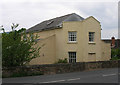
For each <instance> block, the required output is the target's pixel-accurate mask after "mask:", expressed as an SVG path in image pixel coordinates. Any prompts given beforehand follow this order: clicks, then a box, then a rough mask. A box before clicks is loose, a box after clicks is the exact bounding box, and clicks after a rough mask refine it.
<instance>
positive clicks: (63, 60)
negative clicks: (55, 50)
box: [57, 58, 68, 63]
mask: <svg viewBox="0 0 120 85" xmlns="http://www.w3.org/2000/svg"><path fill="white" fill-rule="evenodd" d="M57 63H68V61H67V58H65V59H59V60H58V62H57Z"/></svg>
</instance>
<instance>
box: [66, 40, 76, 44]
mask: <svg viewBox="0 0 120 85" xmlns="http://www.w3.org/2000/svg"><path fill="white" fill-rule="evenodd" d="M67 44H77V41H75V42H69V41H68V43H67Z"/></svg>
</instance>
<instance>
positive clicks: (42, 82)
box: [41, 78, 80, 83]
mask: <svg viewBox="0 0 120 85" xmlns="http://www.w3.org/2000/svg"><path fill="white" fill-rule="evenodd" d="M79 79H80V78H74V79H66V80H56V81H48V82H41V83H56V82H63V81H74V80H79Z"/></svg>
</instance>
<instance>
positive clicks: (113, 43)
mask: <svg viewBox="0 0 120 85" xmlns="http://www.w3.org/2000/svg"><path fill="white" fill-rule="evenodd" d="M111 39H112V43H111V47H112V48H114V47H115V37H112V38H111Z"/></svg>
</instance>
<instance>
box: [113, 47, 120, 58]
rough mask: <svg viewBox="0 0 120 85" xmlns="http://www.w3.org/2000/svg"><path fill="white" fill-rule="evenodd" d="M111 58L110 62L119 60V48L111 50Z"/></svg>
mask: <svg viewBox="0 0 120 85" xmlns="http://www.w3.org/2000/svg"><path fill="white" fill-rule="evenodd" d="M111 58H112V60H118V59H120V48H116V49H112V50H111Z"/></svg>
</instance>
